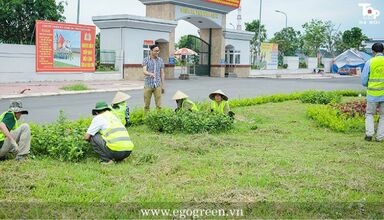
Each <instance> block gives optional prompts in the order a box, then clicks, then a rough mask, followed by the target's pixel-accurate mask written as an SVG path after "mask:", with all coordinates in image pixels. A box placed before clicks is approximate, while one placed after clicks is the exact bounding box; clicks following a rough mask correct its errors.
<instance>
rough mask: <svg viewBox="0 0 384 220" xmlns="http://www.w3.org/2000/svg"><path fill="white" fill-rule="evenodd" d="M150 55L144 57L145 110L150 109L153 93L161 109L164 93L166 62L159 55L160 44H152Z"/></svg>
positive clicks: (157, 105)
mask: <svg viewBox="0 0 384 220" xmlns="http://www.w3.org/2000/svg"><path fill="white" fill-rule="evenodd" d="M150 49H151V52H150V56H148V57H146V58H144V61H143V72H144V110H145V112H148V111H149V108H150V105H151V98H152V94H153V95H154V96H155V104H156V108H157V109H161V94H163V93H164V76H165V74H164V62H163V59H161V58H160V57H159V52H160V49H159V46H157V45H152V46H150Z"/></svg>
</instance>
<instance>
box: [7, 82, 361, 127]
mask: <svg viewBox="0 0 384 220" xmlns="http://www.w3.org/2000/svg"><path fill="white" fill-rule="evenodd" d="M178 89H180V90H182V91H183V92H185V93H186V94H188V95H189V96H190V98H191V99H192V100H195V101H203V100H207V96H208V94H209V92H211V91H213V90H216V89H222V90H223V91H224V92H225V93H227V95H228V96H229V97H230V98H243V97H254V96H260V95H270V94H276V93H290V92H294V91H304V90H309V89H319V90H339V89H355V90H361V89H363V87H362V86H361V85H360V81H359V78H357V77H353V78H352V77H348V78H335V79H316V80H310V79H302V80H300V79H265V78H254V79H242V78H219V79H218V78H208V77H200V78H198V79H191V80H169V81H167V85H166V94H165V95H164V96H163V105H164V106H169V107H174V106H175V103H174V102H173V101H172V100H171V98H172V96H173V94H174V93H175V92H176V91H177V90H178ZM128 93H129V94H130V95H131V96H132V98H131V99H130V100H129V106H130V107H131V108H132V107H133V108H135V107H137V108H139V107H143V92H142V90H135V91H128ZM114 94H115V93H114V92H107V93H91V94H77V95H62V96H47V97H29V98H23V99H22V101H23V104H24V106H25V108H28V109H29V112H30V114H29V115H28V116H25V117H24V120H25V121H27V122H37V123H46V122H52V121H55V120H56V118H57V115H58V114H59V111H60V110H64V112H65V113H66V115H67V117H68V118H70V119H77V118H79V117H81V116H84V117H86V116H89V115H90V112H91V109H92V108H93V107H94V105H95V103H96V102H97V101H99V100H106V101H107V102H110V101H111V100H112V98H113V96H114ZM8 105H9V100H0V110H1V112H2V111H3V110H5V109H7V108H8ZM153 105H154V102H153V100H152V106H153Z"/></svg>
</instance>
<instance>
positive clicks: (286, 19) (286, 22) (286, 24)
mask: <svg viewBox="0 0 384 220" xmlns="http://www.w3.org/2000/svg"><path fill="white" fill-rule="evenodd" d="M275 12H277V13H281V14H283V15H285V28H287V27H288V16H287V13H285V12H283V11H280V10H275Z"/></svg>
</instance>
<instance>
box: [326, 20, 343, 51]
mask: <svg viewBox="0 0 384 220" xmlns="http://www.w3.org/2000/svg"><path fill="white" fill-rule="evenodd" d="M325 27H326V31H325V38H326V42H325V47H326V48H327V51H328V53H330V54H332V56H333V57H335V54H336V53H339V50H338V47H339V45H340V43H341V42H342V40H341V35H342V34H341V32H339V31H338V30H339V28H340V26H339V27H338V28H337V29H336V28H335V25H334V24H333V23H332V22H331V21H327V22H325Z"/></svg>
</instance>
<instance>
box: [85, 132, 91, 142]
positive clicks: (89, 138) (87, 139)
mask: <svg viewBox="0 0 384 220" xmlns="http://www.w3.org/2000/svg"><path fill="white" fill-rule="evenodd" d="M84 140H86V141H89V140H91V135H90V134H88V133H85V135H84Z"/></svg>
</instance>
